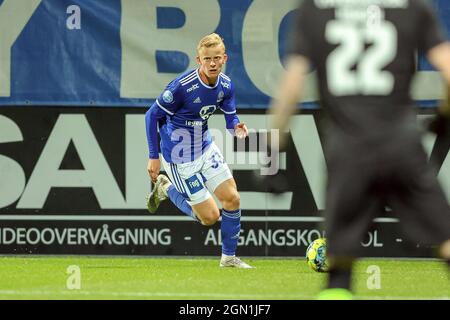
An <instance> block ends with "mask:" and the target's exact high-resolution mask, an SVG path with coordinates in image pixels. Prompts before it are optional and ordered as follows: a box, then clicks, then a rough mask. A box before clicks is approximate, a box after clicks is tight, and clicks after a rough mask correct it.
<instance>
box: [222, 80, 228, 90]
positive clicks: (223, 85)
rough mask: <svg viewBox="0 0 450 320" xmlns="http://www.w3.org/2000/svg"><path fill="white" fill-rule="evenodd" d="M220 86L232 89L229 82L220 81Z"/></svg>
mask: <svg viewBox="0 0 450 320" xmlns="http://www.w3.org/2000/svg"><path fill="white" fill-rule="evenodd" d="M220 84H221V85H222V87H224V88H227V89H230V84H229V83H228V82H224V81H220Z"/></svg>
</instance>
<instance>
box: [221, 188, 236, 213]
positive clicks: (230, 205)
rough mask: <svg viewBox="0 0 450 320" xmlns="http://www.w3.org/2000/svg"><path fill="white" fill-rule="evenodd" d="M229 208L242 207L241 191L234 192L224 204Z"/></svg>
mask: <svg viewBox="0 0 450 320" xmlns="http://www.w3.org/2000/svg"><path fill="white" fill-rule="evenodd" d="M222 205H223V207H224V208H225V209H227V210H237V209H239V208H240V207H241V197H240V195H239V192H237V191H236V192H233V193H231V194H230V196H229V197H228V198H227V199H226V200H225V201H224V203H223V204H222Z"/></svg>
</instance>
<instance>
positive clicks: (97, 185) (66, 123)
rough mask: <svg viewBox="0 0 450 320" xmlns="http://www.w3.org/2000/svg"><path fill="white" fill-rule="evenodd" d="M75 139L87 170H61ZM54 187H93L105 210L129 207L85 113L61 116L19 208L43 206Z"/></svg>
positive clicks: (76, 146)
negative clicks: (71, 143) (69, 147)
mask: <svg viewBox="0 0 450 320" xmlns="http://www.w3.org/2000/svg"><path fill="white" fill-rule="evenodd" d="M71 141H72V142H73V144H74V146H75V148H76V150H77V152H78V155H79V157H80V159H81V162H82V163H83V166H84V169H83V170H60V169H59V167H60V165H61V162H62V160H63V158H64V155H65V153H66V151H67V148H68V146H69V144H70V142H71ZM52 187H90V188H92V190H93V191H94V193H95V196H96V197H97V200H98V202H99V205H100V207H101V208H102V209H113V208H123V207H125V200H124V198H123V195H122V193H121V191H120V189H119V187H118V185H117V182H116V180H115V178H114V176H113V174H112V172H111V169H110V168H109V166H108V163H107V162H106V159H105V157H104V155H103V152H102V150H101V149H100V146H99V145H98V142H97V139H96V138H95V135H94V133H93V132H92V129H91V127H90V126H89V124H88V122H87V119H86V117H85V116H84V115H78V114H62V115H60V116H59V117H58V120H57V121H56V124H55V126H54V128H53V130H52V132H51V134H50V136H49V138H48V140H47V143H46V144H45V147H44V150H42V153H41V156H40V157H39V160H38V162H37V164H36V166H35V168H34V170H33V173H32V174H31V177H30V179H29V181H28V184H27V186H26V188H25V190H24V192H23V195H22V197H21V198H20V201H19V203H18V205H17V208H20V209H29V208H42V207H43V206H44V203H45V200H46V199H47V196H48V194H49V192H50V189H51V188H52Z"/></svg>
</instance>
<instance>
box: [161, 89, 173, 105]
mask: <svg viewBox="0 0 450 320" xmlns="http://www.w3.org/2000/svg"><path fill="white" fill-rule="evenodd" d="M162 98H163V101H164V102H165V103H172V102H173V94H172V92H170V91H169V90H166V91H164V93H163V94H162Z"/></svg>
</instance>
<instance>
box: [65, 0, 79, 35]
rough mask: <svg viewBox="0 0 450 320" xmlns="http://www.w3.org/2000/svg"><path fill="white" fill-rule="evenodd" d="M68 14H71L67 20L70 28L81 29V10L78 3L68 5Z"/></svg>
mask: <svg viewBox="0 0 450 320" xmlns="http://www.w3.org/2000/svg"><path fill="white" fill-rule="evenodd" d="M66 13H67V14H70V16H69V17H68V18H67V20H66V26H67V29H69V30H74V29H81V10H80V7H79V6H77V5H74V4H73V5H71V6H68V7H67V10H66Z"/></svg>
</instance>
